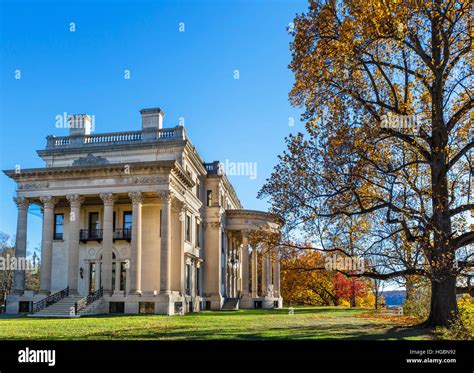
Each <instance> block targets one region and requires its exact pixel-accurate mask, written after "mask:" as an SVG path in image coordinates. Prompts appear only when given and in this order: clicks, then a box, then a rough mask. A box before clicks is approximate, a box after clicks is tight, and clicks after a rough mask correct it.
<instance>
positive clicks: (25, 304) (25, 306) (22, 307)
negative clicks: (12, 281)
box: [18, 301, 30, 313]
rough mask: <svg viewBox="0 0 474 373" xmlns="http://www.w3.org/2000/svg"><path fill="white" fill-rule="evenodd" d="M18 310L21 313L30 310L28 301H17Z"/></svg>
mask: <svg viewBox="0 0 474 373" xmlns="http://www.w3.org/2000/svg"><path fill="white" fill-rule="evenodd" d="M18 307H19V309H18V312H20V313H23V312H30V302H27V301H20V302H18Z"/></svg>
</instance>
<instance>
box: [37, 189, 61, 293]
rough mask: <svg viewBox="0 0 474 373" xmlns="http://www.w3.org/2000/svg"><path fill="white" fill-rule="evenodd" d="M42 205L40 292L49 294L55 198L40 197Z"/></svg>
mask: <svg viewBox="0 0 474 373" xmlns="http://www.w3.org/2000/svg"><path fill="white" fill-rule="evenodd" d="M40 201H41V202H42V203H43V233H42V235H43V237H42V242H41V272H40V292H42V293H49V292H51V269H52V260H53V238H54V237H53V235H54V205H55V204H56V202H57V198H55V197H52V196H44V197H40Z"/></svg>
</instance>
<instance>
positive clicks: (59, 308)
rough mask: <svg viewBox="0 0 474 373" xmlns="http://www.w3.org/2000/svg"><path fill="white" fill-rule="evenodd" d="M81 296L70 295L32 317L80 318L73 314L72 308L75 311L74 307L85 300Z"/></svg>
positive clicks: (31, 315) (33, 314)
mask: <svg viewBox="0 0 474 373" xmlns="http://www.w3.org/2000/svg"><path fill="white" fill-rule="evenodd" d="M83 298H84V297H83V296H80V295H69V296H67V297H65V298H63V299H61V300H60V301H58V302H56V303H53V304H52V305H50V306H48V307H45V308H43V309H42V310H41V311H38V312H35V313H32V314H30V315H28V316H30V317H79V316H80V315H75V314H74V312H73V313H72V314H71V307H72V308H73V309H74V305H75V304H76V302H78V301H79V300H81V299H83Z"/></svg>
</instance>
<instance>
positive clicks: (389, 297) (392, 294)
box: [382, 290, 406, 307]
mask: <svg viewBox="0 0 474 373" xmlns="http://www.w3.org/2000/svg"><path fill="white" fill-rule="evenodd" d="M382 295H383V297H384V299H385V304H386V305H387V306H388V307H396V306H402V305H403V303H404V302H405V297H406V294H405V290H389V291H383V292H382Z"/></svg>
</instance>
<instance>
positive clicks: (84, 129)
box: [68, 114, 94, 136]
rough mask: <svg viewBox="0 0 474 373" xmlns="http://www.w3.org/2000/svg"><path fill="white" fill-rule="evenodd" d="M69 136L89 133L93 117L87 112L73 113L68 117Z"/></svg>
mask: <svg viewBox="0 0 474 373" xmlns="http://www.w3.org/2000/svg"><path fill="white" fill-rule="evenodd" d="M68 122H69V123H68V124H69V136H82V135H90V134H91V131H92V130H93V125H94V123H93V118H92V117H91V116H90V115H88V114H74V115H70V116H69V117H68Z"/></svg>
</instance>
